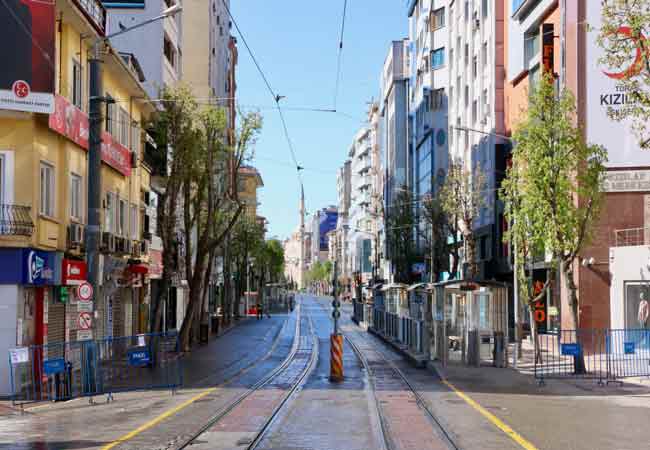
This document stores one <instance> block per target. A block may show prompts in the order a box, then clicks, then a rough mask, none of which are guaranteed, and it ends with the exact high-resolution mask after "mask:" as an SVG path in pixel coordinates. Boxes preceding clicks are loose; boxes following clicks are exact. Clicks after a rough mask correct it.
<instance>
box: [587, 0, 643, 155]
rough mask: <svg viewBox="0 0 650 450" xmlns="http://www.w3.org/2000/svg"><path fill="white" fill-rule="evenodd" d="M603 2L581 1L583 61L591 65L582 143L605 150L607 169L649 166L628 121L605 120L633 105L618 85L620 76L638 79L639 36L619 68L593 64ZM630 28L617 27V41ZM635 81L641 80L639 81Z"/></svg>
mask: <svg viewBox="0 0 650 450" xmlns="http://www.w3.org/2000/svg"><path fill="white" fill-rule="evenodd" d="M602 3H603V2H599V1H594V0H590V1H587V2H585V5H586V6H585V8H586V12H585V16H586V17H585V20H584V21H585V23H588V24H589V30H588V31H587V37H586V43H585V44H586V57H585V61H594V62H595V63H594V64H593V65H591V66H589V67H588V68H587V69H586V71H585V72H586V89H585V92H586V93H587V94H586V104H585V111H586V112H587V114H586V122H587V126H586V140H587V142H589V143H590V144H597V145H602V146H603V147H605V149H607V162H606V163H605V165H606V166H607V167H646V166H648V165H650V152H649V151H648V150H644V149H643V148H641V145H640V143H639V138H638V136H636V135H635V133H634V131H633V129H632V121H631V120H629V119H625V120H622V121H620V122H619V121H616V120H613V119H612V118H610V117H609V114H608V113H609V112H610V111H611V112H614V111H617V110H622V109H624V108H632V107H634V104H635V103H636V102H637V100H636V97H635V95H634V93H632V92H629V91H627V90H626V87H625V86H622V85H621V84H620V80H621V79H622V78H624V77H642V75H641V74H640V71H639V67H640V65H639V64H638V61H639V60H640V59H641V57H642V56H643V55H642V51H643V50H642V47H643V45H642V42H644V41H646V40H647V39H648V38H647V37H641V38H640V39H639V42H638V43H637V44H638V45H637V46H638V48H637V49H635V50H633V51H632V52H630V54H629V55H621V56H622V57H623V59H624V61H623V62H622V64H620V67H606V66H602V65H600V64H598V63H597V61H599V60H600V59H601V57H602V56H603V55H604V50H603V49H602V48H601V47H600V46H599V45H598V42H597V39H598V34H599V33H600V30H601V28H602V22H603V18H602V11H603V6H602ZM629 33H630V28H629V27H621V28H620V29H619V30H617V33H616V34H617V35H618V36H619V37H620V38H621V39H625V38H629ZM639 82H642V79H641V78H639Z"/></svg>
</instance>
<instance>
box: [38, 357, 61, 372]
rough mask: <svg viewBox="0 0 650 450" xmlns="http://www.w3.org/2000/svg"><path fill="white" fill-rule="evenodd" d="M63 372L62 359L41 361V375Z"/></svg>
mask: <svg viewBox="0 0 650 450" xmlns="http://www.w3.org/2000/svg"><path fill="white" fill-rule="evenodd" d="M64 371H65V360H64V359H63V358H57V359H46V360H45V361H43V373H45V375H54V374H56V373H62V372H64Z"/></svg>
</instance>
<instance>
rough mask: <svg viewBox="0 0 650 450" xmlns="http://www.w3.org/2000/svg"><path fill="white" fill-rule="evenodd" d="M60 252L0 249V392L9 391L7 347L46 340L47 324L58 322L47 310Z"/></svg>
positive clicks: (58, 273) (58, 275)
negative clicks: (2, 318)
mask: <svg viewBox="0 0 650 450" xmlns="http://www.w3.org/2000/svg"><path fill="white" fill-rule="evenodd" d="M60 256H61V254H60V253H57V252H46V251H41V250H36V249H32V248H2V249H0V314H2V316H3V317H4V318H5V320H2V321H0V355H5V357H0V396H4V395H8V394H10V392H11V386H10V382H9V378H10V377H9V365H8V359H7V357H6V355H8V352H9V350H10V349H13V348H18V347H28V346H30V345H43V344H47V342H48V337H49V336H48V335H49V333H48V328H49V327H50V326H55V327H58V325H59V324H58V323H55V322H53V320H58V318H57V317H55V316H50V314H49V313H50V310H51V309H52V308H51V305H52V302H53V301H54V300H55V298H54V296H53V289H52V287H53V286H55V285H58V284H60V282H61V281H60V280H61V270H60V267H61V266H60V264H59V265H57V261H58V260H59V259H58V258H60ZM50 319H52V320H50Z"/></svg>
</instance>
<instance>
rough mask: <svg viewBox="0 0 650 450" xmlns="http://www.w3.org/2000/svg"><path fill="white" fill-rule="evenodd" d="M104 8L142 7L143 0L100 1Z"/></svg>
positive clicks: (143, 5)
mask: <svg viewBox="0 0 650 450" xmlns="http://www.w3.org/2000/svg"><path fill="white" fill-rule="evenodd" d="M102 4H103V5H104V8H137V9H144V7H145V4H144V0H118V1H107V2H102Z"/></svg>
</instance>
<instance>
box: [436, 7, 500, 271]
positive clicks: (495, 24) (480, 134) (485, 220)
mask: <svg viewBox="0 0 650 450" xmlns="http://www.w3.org/2000/svg"><path fill="white" fill-rule="evenodd" d="M448 7H449V12H448V15H447V17H448V19H449V21H448V24H447V28H448V29H449V41H448V43H449V51H448V53H447V57H448V64H447V66H448V70H449V89H448V106H449V107H448V115H449V136H448V137H449V139H448V140H449V154H450V158H453V159H454V160H457V161H462V163H463V164H464V166H465V168H466V169H467V170H471V171H472V172H473V173H476V172H477V171H478V170H480V171H481V172H482V173H483V175H484V177H485V179H486V186H485V196H484V198H485V199H486V202H485V207H483V208H482V209H481V211H480V214H479V217H478V219H477V220H476V221H475V222H474V234H475V238H476V242H477V247H478V249H477V258H478V260H479V267H480V268H481V270H482V268H483V265H482V264H481V262H483V261H487V260H489V259H490V258H491V256H492V255H491V254H490V253H491V251H490V250H491V249H492V247H493V244H494V242H492V241H493V239H494V236H493V228H494V227H493V225H494V223H495V214H496V205H497V203H496V202H497V199H496V196H495V169H496V167H495V161H496V158H497V152H499V154H500V156H501V153H503V152H504V151H505V146H506V145H507V142H505V141H502V140H501V139H500V138H498V137H496V136H495V134H500V135H503V134H504V133H505V126H504V125H505V121H504V119H505V118H504V107H503V90H504V83H505V81H506V77H505V67H504V57H503V51H504V45H505V43H504V41H503V39H504V38H503V36H504V34H503V27H504V24H503V20H504V17H503V14H504V11H503V10H504V7H503V5H497V2H494V1H487V0H482V1H474V2H469V1H465V2H452V3H451V4H450V5H449V6H448ZM481 276H482V274H479V277H481Z"/></svg>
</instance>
